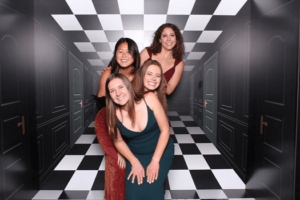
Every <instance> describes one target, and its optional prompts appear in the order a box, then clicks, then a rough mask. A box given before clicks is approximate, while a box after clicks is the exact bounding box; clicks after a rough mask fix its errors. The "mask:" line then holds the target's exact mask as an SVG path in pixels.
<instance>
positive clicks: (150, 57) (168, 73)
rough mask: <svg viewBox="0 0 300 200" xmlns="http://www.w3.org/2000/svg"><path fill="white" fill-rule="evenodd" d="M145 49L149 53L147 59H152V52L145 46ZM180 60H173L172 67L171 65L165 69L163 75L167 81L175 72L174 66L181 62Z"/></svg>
mask: <svg viewBox="0 0 300 200" xmlns="http://www.w3.org/2000/svg"><path fill="white" fill-rule="evenodd" d="M146 49H147V52H148V54H149V58H148V59H147V61H148V60H152V52H151V50H150V49H149V48H146ZM181 61H182V60H175V62H174V65H173V67H171V68H170V69H169V70H168V71H166V72H165V73H164V76H165V79H166V81H167V82H169V80H170V79H171V78H172V76H173V74H174V72H175V67H176V66H177V65H178V64H179V63H180V62H181Z"/></svg>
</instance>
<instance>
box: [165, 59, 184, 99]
mask: <svg viewBox="0 0 300 200" xmlns="http://www.w3.org/2000/svg"><path fill="white" fill-rule="evenodd" d="M183 69H184V62H183V61H181V62H180V63H179V64H178V65H177V66H176V67H175V72H174V74H173V76H172V78H171V79H170V80H169V82H168V83H167V90H166V94H167V95H170V94H172V93H173V91H174V90H175V88H176V87H177V85H178V84H179V82H180V79H181V76H182V73H183Z"/></svg>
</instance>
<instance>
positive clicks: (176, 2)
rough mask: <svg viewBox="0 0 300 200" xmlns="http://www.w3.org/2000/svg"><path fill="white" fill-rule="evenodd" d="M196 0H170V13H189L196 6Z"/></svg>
mask: <svg viewBox="0 0 300 200" xmlns="http://www.w3.org/2000/svg"><path fill="white" fill-rule="evenodd" d="M194 4H195V0H170V2H169V8H168V14H170V15H172V14H176V15H189V14H191V12H192V9H193V7H194Z"/></svg>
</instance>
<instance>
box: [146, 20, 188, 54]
mask: <svg viewBox="0 0 300 200" xmlns="http://www.w3.org/2000/svg"><path fill="white" fill-rule="evenodd" d="M165 28H171V29H172V30H173V31H174V33H175V36H176V45H175V46H174V47H173V49H172V52H173V58H174V59H176V60H181V59H182V57H183V55H184V44H183V37H182V34H181V33H180V30H179V28H178V27H177V26H176V25H175V24H171V23H165V24H162V25H161V26H160V27H158V29H157V30H156V31H155V33H154V38H153V41H152V44H151V45H150V47H148V48H149V49H150V51H151V52H152V53H153V54H158V53H160V52H161V47H162V46H161V43H160V42H159V41H160V37H161V34H162V32H163V31H164V29H165Z"/></svg>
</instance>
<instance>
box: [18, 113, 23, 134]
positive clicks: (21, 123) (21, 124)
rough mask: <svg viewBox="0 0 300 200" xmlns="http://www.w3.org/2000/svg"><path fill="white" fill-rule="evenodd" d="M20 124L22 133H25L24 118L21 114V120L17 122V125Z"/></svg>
mask: <svg viewBox="0 0 300 200" xmlns="http://www.w3.org/2000/svg"><path fill="white" fill-rule="evenodd" d="M20 126H22V134H23V135H25V118H24V116H22V122H19V123H18V124H17V127H20Z"/></svg>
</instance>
